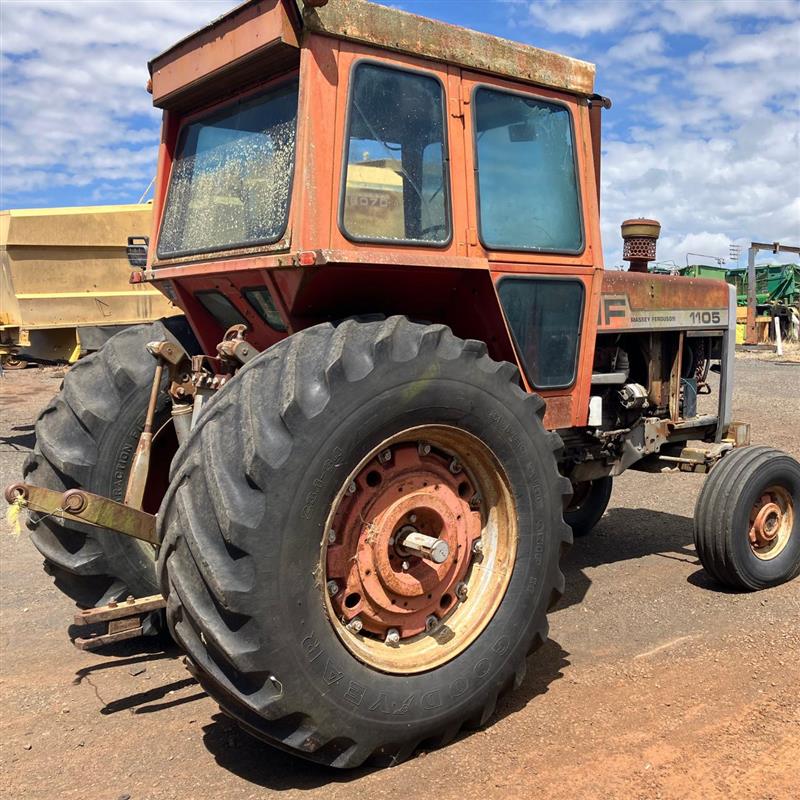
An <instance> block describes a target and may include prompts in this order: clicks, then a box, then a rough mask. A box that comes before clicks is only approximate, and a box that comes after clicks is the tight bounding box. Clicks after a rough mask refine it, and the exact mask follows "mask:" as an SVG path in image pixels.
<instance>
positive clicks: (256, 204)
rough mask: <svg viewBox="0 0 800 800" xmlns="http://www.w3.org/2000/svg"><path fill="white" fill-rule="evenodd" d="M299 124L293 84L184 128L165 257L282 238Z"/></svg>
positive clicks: (167, 212) (162, 239)
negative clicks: (296, 132)
mask: <svg viewBox="0 0 800 800" xmlns="http://www.w3.org/2000/svg"><path fill="white" fill-rule="evenodd" d="M296 121H297V80H296V79H295V80H293V81H290V82H288V83H284V84H282V85H281V86H279V87H277V88H275V89H271V90H270V91H268V92H264V93H262V94H259V95H256V96H255V97H253V96H251V97H248V98H246V99H244V100H239V101H237V102H235V103H232V104H231V105H228V106H225V107H224V108H223V109H221V110H219V111H215V112H213V113H212V114H210V115H209V116H207V117H205V118H203V119H200V120H198V121H196V122H192V123H190V124H188V125H186V126H185V127H184V128H183V130H182V131H181V135H180V138H179V141H178V147H177V153H176V157H175V160H174V162H173V165H172V176H171V178H170V184H169V192H168V194H167V202H166V206H165V208H164V217H163V221H162V225H161V234H160V236H159V243H158V255H159V257H162V258H163V257H168V256H179V255H186V254H190V253H198V252H210V251H214V250H224V249H227V248H231V247H244V246H247V245H254V244H266V243H270V242H275V241H277V240H278V239H280V238H281V236H283V234H284V231H285V230H286V223H287V216H288V212H289V192H290V188H291V183H292V171H293V169H294V143H295V123H296Z"/></svg>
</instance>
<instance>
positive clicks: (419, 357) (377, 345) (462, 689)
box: [158, 317, 571, 767]
mask: <svg viewBox="0 0 800 800" xmlns="http://www.w3.org/2000/svg"><path fill="white" fill-rule="evenodd" d="M543 411H544V403H543V402H542V400H541V399H540V398H538V397H536V396H535V395H527V394H526V393H525V392H524V391H523V390H522V389H521V388H520V387H519V385H518V372H517V370H516V368H514V367H512V366H511V365H510V364H507V363H497V362H494V361H492V360H491V359H490V358H489V357H488V356H487V355H486V347H485V345H484V344H483V343H480V342H476V341H463V340H461V339H457V338H456V337H455V336H453V335H452V333H451V332H450V331H449V330H448V329H447V328H445V327H444V326H441V325H429V326H425V325H419V324H414V323H411V322H409V321H408V320H407V319H405V318H403V317H393V318H391V319H388V320H386V321H382V322H369V323H358V322H355V321H352V320H351V321H347V322H344V323H343V324H341V325H340V326H338V327H337V328H334V327H332V326H331V325H328V324H324V325H318V326H316V327H314V328H310V329H308V330H305V331H302V332H300V333H298V334H295V335H293V336H290V337H289V338H288V339H286V340H284V341H282V342H280V343H279V344H277V345H275V346H274V347H272V348H270V349H269V350H268V351H266V352H265V353H262V354H261V355H260V356H258V357H257V358H256V359H254V360H253V361H251V362H250V363H248V364H247V365H246V366H245V367H244V368H243V369H241V370H240V371H239V373H238V375H237V376H236V377H235V378H234V379H233V380H232V381H230V382H229V383H228V384H227V385H226V387H225V388H224V389H223V390H221V391H220V392H219V393H218V394H217V395H216V397H214V398H213V399H212V400H211V402H210V403H209V405H208V407H207V410H205V411H204V412H203V416H202V417H201V418H200V420H199V422H198V425H197V426H196V428H195V429H194V431H193V432H192V436H191V437H190V439H189V440H188V442H187V443H186V445H185V446H184V447H183V448H182V449H181V451H180V454H179V458H180V463H176V464H175V466H174V471H173V478H172V481H171V483H170V489H169V491H168V493H167V496H166V497H165V499H164V503H163V504H162V507H161V511H160V513H159V528H160V532H161V533H162V535H163V545H162V549H161V551H160V554H159V565H158V566H159V574H160V578H161V585H162V591H163V593H164V595H165V597H166V598H167V620H168V623H169V626H170V629H171V631H172V633H173V636H174V637H175V639H176V641H178V643H179V644H180V645H181V646H182V647H183V648H184V649H185V650H186V652H187V653H188V656H189V665H190V670H191V671H192V673H193V674H194V675H195V676H196V677H197V678H198V679H199V681H200V683H201V684H202V685H203V687H204V688H205V689H206V691H208V693H209V694H210V695H211V696H212V697H213V698H214V699H215V700H216V701H217V702H218V703H219V704H220V706H221V707H222V708H223V710H224V711H226V712H227V713H228V714H230V715H231V716H232V717H234V718H236V719H237V720H238V721H239V722H240V724H242V726H243V727H244V728H245V729H247V730H249V731H250V732H251V733H253V734H254V735H256V736H257V737H259V738H261V739H263V740H265V741H267V742H269V743H271V744H273V745H275V746H277V747H280V748H282V749H285V750H290V751H292V752H294V753H296V754H298V755H300V756H302V757H304V758H307V759H310V760H312V761H316V762H319V763H323V764H326V765H331V766H335V767H356V766H358V765H360V764H361V763H363V762H364V761H365V760H366V759H368V758H370V757H373V759H374V760H377V761H379V762H380V763H388V764H394V763H398V762H399V761H401V760H403V759H404V758H407V757H408V756H410V755H411V754H412V753H413V752H414V750H415V748H416V747H417V745H418V744H419V743H420V742H422V741H425V742H426V743H428V744H429V745H437V744H439V745H441V744H444V743H446V742H447V741H449V740H451V739H452V738H453V737H454V736H455V735H456V733H457V732H458V730H459V729H460V728H461V727H462V726H463V725H465V724H472V725H482V724H484V723H485V722H486V721H487V720H488V719H489V717H490V716H491V715H492V713H493V711H494V708H495V704H496V701H497V698H498V695H499V694H500V693H501V692H502V691H504V690H506V689H507V688H509V687H511V686H512V685H518V684H519V682H520V681H521V680H522V677H523V675H524V672H525V658H526V656H527V654H528V653H529V652H530V651H531V650H533V649H534V648H536V647H537V646H539V645H541V644H542V643H543V642H544V640H545V639H546V638H547V620H546V612H547V610H548V608H550V607H551V606H552V605H553V604H554V603H555V602H556V601H557V599H558V598H559V596H560V594H561V592H562V590H563V583H564V579H563V575H562V574H561V571H560V570H559V566H558V561H559V556H560V553H561V551H562V549H563V548H564V547H565V545H567V544H568V543H569V542H570V541H571V535H570V532H569V528H568V527H567V526H566V525H565V524H564V522H563V519H562V507H563V498H564V496H565V495H568V494H569V490H570V486H569V482H568V481H567V480H566V479H565V478H562V477H561V476H560V475H559V473H558V469H557V464H556V460H555V456H554V450H556V449H557V448H559V447H560V446H561V443H560V439H559V437H558V436H557V435H555V434H552V433H548V432H547V431H545V429H544V428H543V426H542V422H541V418H542V415H543ZM422 425H427V426H430V427H433V426H447V427H449V428H450V429H451V430H452V429H457V430H458V431H463V432H464V434H463V435H464V436H469V437H473V439H475V440H478V441H479V442H480V443H481V446H482V447H485V448H487V449H490V450H491V451H492V453H493V454H495V455H496V458H497V460H498V462H499V464H501V465H502V470H503V474H504V475H505V476H506V477H507V481H508V485H509V486H510V487H511V488H512V490H513V498H514V503H515V508H516V510H517V515H516V519H517V520H518V524H517V528H516V530H518V532H519V535H518V538H517V540H516V550H515V553H516V556H515V558H513V559H511V560H510V561H509V562H508V564H509V565H508V567H507V568H506V569H507V571H508V574H509V575H510V577H509V579H508V581H509V582H508V583H507V588H505V589H504V594H502V600H501V601H500V602H499V605H497V607H496V610H494V612H493V615H492V616H491V617H490V618H489V619H488V620H487V621H486V623H485V626H484V627H482V628H480V630H479V633H478V634H477V635H476V638H474V639H471V640H470V643H469V646H468V647H466V648H465V649H460V650H458V651H457V652H456V653H455V654H454V655H453V656H452V657H451V658H450V660H447V661H446V662H445V663H441V664H437V665H436V666H435V668H431V669H428V670H427V671H424V672H418V671H414V670H413V669H409V670H406V671H405V672H404V673H403V674H399V673H398V672H397V671H395V672H392V671H391V667H386V668H385V669H378V668H375V667H374V666H371V665H370V664H371V663H372V662H371V660H370V658H369V657H368V656H364V657H357V656H356V655H355V654H354V652H353V650H352V648H349V647H348V646H347V645H346V644H345V637H344V636H343V635H342V630H340V629H339V628H338V627H337V626H339V625H340V620H339V619H338V618H337V617H336V616H335V615H333V614H331V613H330V612H329V609H330V604H329V601H330V598H329V597H328V591H326V590H329V588H330V587H329V586H327V585H326V574H325V569H326V567H325V563H326V562H325V553H326V552H327V548H328V542H330V541H333V540H337V539H338V537H340V536H341V535H342V531H341V530H340V531H339V532H338V533H336V534H334V536H333V537H332V538H331V536H330V534H331V533H332V527H329V521H328V520H329V514H331V513H333V512H332V509H335V508H336V507H337V505H336V504H337V503H339V502H340V499H339V498H341V497H342V496H344V495H346V494H347V493H348V487H350V486H351V485H352V486H355V483H354V482H353V483H351V482H350V481H351V478H350V477H349V476H350V475H352V474H353V471H354V470H357V469H359V468H360V464H361V462H362V459H364V458H365V457H368V454H370V453H372V452H373V451H374V449H375V448H379V449H378V452H381V453H384V454H385V452H386V451H383V450H381V448H382V447H383V445H382V443H384V442H387V441H388V440H390V439H391V438H392V437H394V436H397V435H398V433H401V434H402V433H404V432H406V431H412V432H413V431H414V430H416V428H417V426H422ZM412 435H413V434H412ZM424 447H425V446H424V445H423V444H420V445H419V448H420V452H423V451H424ZM392 452H394V451H392ZM405 452H408V451H405ZM416 452H417V446H416V445H415V446H414V448H413V453H412V454H409V456H408V457H409V459H412V458H413V457H414V455H413V454H416ZM369 457H370V458H371V456H369ZM370 463H371V462H370ZM376 463H377V462H376ZM379 468H380V467H379V466H376V469H379ZM444 469H445V471H446V470H447V466H445V467H444ZM453 470H454V471H456V472H458V471H459V469H458V467H457V466H456V467H454V468H453ZM453 470H451V471H453ZM464 473H465V474H467V467H466V465H465V466H464ZM370 474H374V473H368V474H367V478H366V484H369V485H370V486H375V485H380V484H379V482H378V480H377V479H376V478H373V480H372V482H371V483H370V477H369V475H370ZM366 484H364V485H366ZM385 485H386V486H388V481H387V483H386V484H385ZM425 485H426V486H427V485H428V484H425ZM432 485H433V484H432ZM359 486H360V487H361V486H362V484H359ZM436 486H437V488H439V487H438V484H436ZM440 488H442V489H444V488H445V486H444V484H443V485H442V487H440ZM355 491H358V492H361V491H362V489H361V488H359V489H358V490H355V489H353V492H351V494H353V493H354V492H355ZM391 491H396V490H395V489H394V488H393V489H392V490H391ZM423 491H429V490H423ZM387 492H388V490H387ZM439 494H442V493H439ZM465 495H466V492H465ZM353 496H354V497H355V496H356V495H355V494H353ZM392 497H394V498H395V499H397V498H398V497H399V496H398V495H397V494H394V495H392ZM387 502H388V500H387ZM398 502H399V501H398ZM487 505H488V503H487ZM486 513H487V514H488V513H489V512H488V511H487V512H486ZM492 513H494V512H492ZM370 524H371V523H370ZM370 524H368V525H367V526H366V529H367V530H369V531H371V530H372V528H371V527H370ZM484 530H485V528H484ZM390 544H391V542H390ZM472 552H474V551H472ZM487 563H492V564H493V569H492V570H486V571H484V572H485V574H493V573H494V571H495V570H497V571H499V570H500V568H501V567H503V565H502V564H500V563H499V562H491V561H490V562H487ZM406 568H407V567H403V569H406ZM398 569H399V567H398ZM470 596H471V595H470ZM467 602H468V601H465V602H464V606H463V607H464V608H466V607H467ZM456 613H457V611H454V612H453V617H452V619H455V614H456ZM452 630H453V635H458V632H457V631H458V629H457V627H456V625H455V624H453V628H452ZM366 633H367V631H366V630H365V631H364V632H363V634H366ZM424 635H425V634H421V636H424ZM373 641H375V642H377V643H378V644H377V645H375V646H380V647H383V648H384V652H385V653H387V654H388V653H391V652H392V649H391V648H390V646H389V645H388V644H387V645H384V644H383V642H382V640H381V639H377V640H375V639H373ZM387 641H388V640H387ZM414 641H415V640H413V639H409V640H404V641H403V642H402V643H401V644H400V645H399V646H397V647H396V652H397V653H398V654H402V653H403V652H409V651H407V650H406V651H404V649H403V648H404V647H406V646H407V645H411V644H413V643H414ZM416 641H419V640H416ZM448 641H450V640H448ZM398 657H399V656H398Z"/></svg>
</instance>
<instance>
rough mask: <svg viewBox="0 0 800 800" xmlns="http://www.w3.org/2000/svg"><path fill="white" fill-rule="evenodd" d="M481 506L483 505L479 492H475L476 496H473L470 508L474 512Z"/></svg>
mask: <svg viewBox="0 0 800 800" xmlns="http://www.w3.org/2000/svg"><path fill="white" fill-rule="evenodd" d="M480 504H481V496H480V495H479V494H478V493H477V492H475V494H474V495H472V497H471V498H470V501H469V507H470V508H471V509H473V510H474V509H476V508H478V507H479V506H480Z"/></svg>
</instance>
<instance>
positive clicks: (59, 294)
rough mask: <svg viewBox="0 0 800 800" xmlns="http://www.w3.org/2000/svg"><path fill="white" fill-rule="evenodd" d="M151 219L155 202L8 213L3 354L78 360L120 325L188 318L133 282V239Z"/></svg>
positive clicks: (1, 299) (1, 302) (1, 277)
mask: <svg viewBox="0 0 800 800" xmlns="http://www.w3.org/2000/svg"><path fill="white" fill-rule="evenodd" d="M151 220H152V206H151V205H149V204H146V205H118V206H88V207H84V208H39V209H15V210H11V211H1V212H0V260H1V264H0V354H2V355H3V356H8V354H14V353H16V352H21V353H23V354H25V355H29V356H31V357H33V358H42V359H50V360H67V361H74V360H75V359H76V358H77V357H78V356H79V355H80V353H81V351H82V350H86V349H94V346H93V343H95V342H98V341H99V342H102V340H103V339H104V338H107V335H108V334H109V333H113V332H115V331H114V326H119V325H130V324H136V323H140V322H146V321H148V320H153V319H158V318H160V317H163V316H171V315H173V314H178V313H180V311H179V309H177V308H175V307H173V306H172V305H171V303H170V302H169V301H168V300H167V298H166V297H164V295H163V294H161V292H159V291H158V290H156V289H155V288H153V287H152V286H151V285H149V284H138V285H131V284H130V283H128V278H129V276H130V272H131V269H130V266H129V264H128V259H127V256H126V251H125V248H126V245H127V242H128V237H129V236H146V235H148V234H149V233H150V225H151ZM82 334H83V336H82Z"/></svg>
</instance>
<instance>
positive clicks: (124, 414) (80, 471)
mask: <svg viewBox="0 0 800 800" xmlns="http://www.w3.org/2000/svg"><path fill="white" fill-rule="evenodd" d="M163 339H173V340H176V341H181V340H182V342H183V344H184V345H187V343H188V346H190V347H191V346H192V344H193V341H194V337H193V335H192V334H191V331H190V330H189V327H188V325H187V323H186V321H185V320H184V319H183V318H182V317H179V318H171V319H166V320H161V321H158V322H154V323H151V324H147V325H136V326H132V327H130V328H127V329H126V330H124V331H122V332H120V333H118V334H116V335H115V336H113V337H112V338H111V339H109V340H108V342H106V344H105V345H103V347H102V348H101V349H100V350H98V351H97V352H95V353H92V354H91V355H88V356H86V357H85V358H82V359H81V360H80V361H78V362H77V363H76V364H75V365H74V366H73V367H71V368H70V369H69V370H68V371H67V373H66V375H65V377H64V382H63V385H62V387H61V391H60V392H59V393H58V394H57V395H56V396H55V397H54V398H53V399H52V400H51V401H50V402H49V403H48V404H47V406H46V407H45V408H44V410H43V411H42V412H41V414H40V415H39V417H38V419H37V420H36V445H35V447H34V451H33V453H32V454H31V455H30V456H29V457H28V459H27V461H26V462H25V465H24V467H23V477H24V480H25V481H27V482H29V483H31V484H33V485H35V486H43V487H46V488H48V489H56V490H58V491H64V490H66V489H71V488H74V487H77V486H80V487H82V488H84V489H87V490H89V491H90V492H94V493H97V494H100V495H103V496H105V497H110V498H112V499H114V500H117V501H122V499H123V498H124V495H125V488H126V485H127V477H128V472H129V469H130V463H131V457H132V455H133V453H134V451H135V450H136V445H137V443H138V440H139V435H140V433H141V431H142V427H143V425H144V417H145V413H146V410H147V402H148V398H149V395H150V389H151V387H152V383H153V376H154V374H155V359H153V358H152V357H151V356H150V355H149V354H148V353H147V350H146V349H145V347H146V345H147V343H148V342H151V341H158V340H163ZM165 381H166V376H165ZM168 421H169V398H168V396H167V395H166V394H165V393H163V392H162V393H161V395H160V397H159V400H158V405H157V408H156V418H155V422H156V424H155V426H154V430H159V428H161V426H162V425H163V424H164V423H167V422H168ZM168 428H169V426H168ZM168 428H166V429H164V430H163V431H162V433H161V434H160V436H161V439H160V440H159V437H158V436H157V437H156V442H155V444H154V461H155V462H156V463H154V465H153V470H152V473H153V474H152V476H151V480H150V481H149V483H148V491H149V496H146V498H145V499H146V503H145V507H146V509H147V510H151V511H152V512H155V511H156V510H157V508H158V504H159V502H160V499H161V496H162V495H163V492H164V491H166V485H167V478H168V463H167V464H163V463H162V464H159V463H158V460H159V456H163V457H164V458H166V457H169V456H171V453H172V452H174V449H175V448H174V439H173V443H172V444H170V443H169V442H168V441H167V440H168V439H169V438H170V437H171V436H174V434H173V433H172V431H171V430H169V429H168ZM159 471H160V473H161V475H162V479H161V481H160V483H161V484H162V485H161V488H160V493H159V487H158V486H156V485H155V484H157V483H159V475H158V473H159ZM148 501H149V508H148ZM28 527H29V528H30V531H31V533H30V536H31V539H32V540H33V543H34V545H36V548H37V549H38V550H39V552H40V553H41V554H42V555H43V556H44V568H45V571H46V572H48V573H49V574H50V575H52V577H53V578H54V581H55V584H56V586H57V587H58V588H59V589H60V590H61V591H62V592H64V594H66V595H68V596H69V597H71V598H72V599H73V600H74V601H75V602H76V603H77V604H78V605H79V606H80V607H82V608H91V607H94V606H100V605H104V604H106V603H108V602H110V601H112V600H118V599H120V598H124V597H127V596H129V595H134V596H136V597H143V596H147V595H151V594H157V593H158V583H157V581H156V574H155V551H154V549H153V548H152V547H151V546H150V545H147V544H146V543H144V542H140V541H138V540H136V539H131V538H129V537H127V536H123V535H121V534H119V533H112V532H109V531H105V530H102V529H99V528H93V527H91V526H88V525H81V524H79V523H73V522H65V521H64V520H63V519H61V518H59V517H56V516H44V515H38V514H31V517H30V520H29V523H28ZM148 628H149V625H148Z"/></svg>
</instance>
